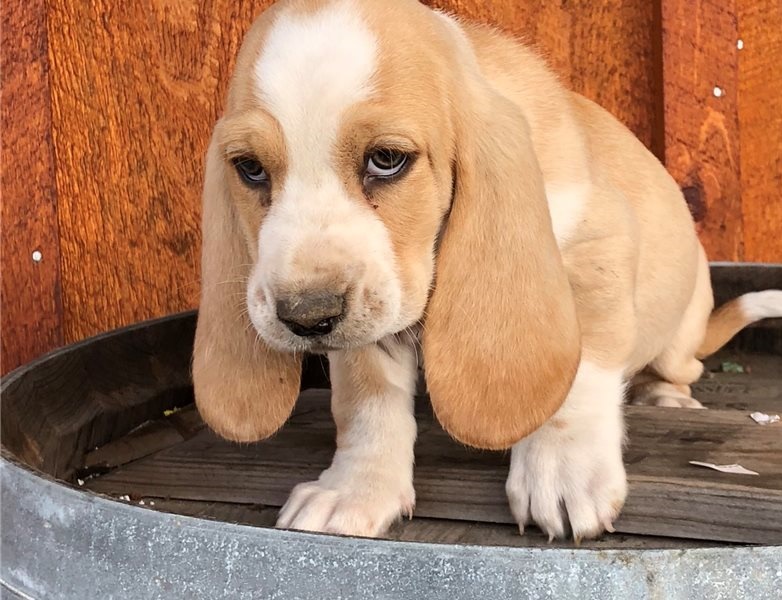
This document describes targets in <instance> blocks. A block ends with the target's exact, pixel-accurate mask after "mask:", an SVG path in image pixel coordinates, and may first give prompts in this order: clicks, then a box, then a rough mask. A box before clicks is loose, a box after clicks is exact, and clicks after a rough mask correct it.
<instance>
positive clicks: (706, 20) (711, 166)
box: [662, 0, 743, 260]
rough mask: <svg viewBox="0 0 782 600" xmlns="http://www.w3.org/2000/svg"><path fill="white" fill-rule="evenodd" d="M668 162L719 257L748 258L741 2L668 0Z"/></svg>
mask: <svg viewBox="0 0 782 600" xmlns="http://www.w3.org/2000/svg"><path fill="white" fill-rule="evenodd" d="M662 31H663V93H664V106H665V164H666V167H667V168H668V170H669V171H670V172H671V174H672V175H673V176H674V178H675V179H676V180H677V181H678V183H679V185H680V186H681V187H682V188H683V189H684V195H685V198H686V199H687V202H688V203H689V205H690V209H691V211H692V213H693V216H694V217H695V219H696V221H697V223H698V228H699V233H700V236H701V240H702V241H703V244H704V246H705V248H706V252H707V254H708V256H709V258H711V259H712V260H741V259H742V258H743V238H742V235H743V233H742V211H741V179H740V158H739V119H738V57H737V49H736V40H737V39H738V25H737V16H736V0H698V1H696V2H693V1H691V0H662Z"/></svg>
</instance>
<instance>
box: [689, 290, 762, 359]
mask: <svg viewBox="0 0 782 600" xmlns="http://www.w3.org/2000/svg"><path fill="white" fill-rule="evenodd" d="M754 320H755V319H753V318H752V317H751V316H750V315H747V314H746V312H744V310H743V309H742V308H741V303H740V298H735V299H734V300H731V301H729V302H726V303H725V304H723V305H722V306H720V307H719V308H718V309H717V310H715V311H714V312H713V313H712V314H711V316H710V317H709V322H708V327H707V328H706V336H705V337H704V338H703V341H702V342H701V344H700V346H699V347H698V352H697V353H696V357H697V358H706V357H707V356H710V355H712V354H714V353H715V352H716V351H717V350H719V349H720V348H722V347H723V346H724V345H725V344H727V343H728V342H729V341H730V340H731V338H733V336H735V335H736V334H737V333H738V332H739V331H741V330H742V329H744V328H745V327H746V326H747V325H750V324H751V323H752V322H753V321H754Z"/></svg>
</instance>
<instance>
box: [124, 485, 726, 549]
mask: <svg viewBox="0 0 782 600" xmlns="http://www.w3.org/2000/svg"><path fill="white" fill-rule="evenodd" d="M131 501H132V502H144V504H143V506H146V507H150V501H151V502H153V503H154V505H153V506H151V508H152V509H153V510H161V511H165V512H170V513H175V514H180V515H188V516H192V517H198V518H201V519H211V520H217V521H223V522H227V523H239V524H242V525H250V526H253V527H273V526H274V523H275V522H276V520H277V512H278V511H277V509H276V508H271V507H266V506H263V505H250V504H227V503H224V502H198V501H192V500H169V499H165V498H150V497H146V498H144V499H135V498H132V499H131ZM383 538H384V539H389V540H400V541H406V542H428V543H437V544H458V545H465V546H508V547H525V548H574V547H576V545H575V544H574V543H573V541H572V540H554V541H552V542H549V541H548V536H547V535H544V534H542V533H541V532H539V531H537V530H536V529H534V528H531V529H529V530H528V531H526V532H525V534H524V535H523V536H520V535H519V530H518V528H516V527H515V526H513V525H502V524H495V523H479V522H470V521H453V520H447V519H427V518H425V517H418V518H415V519H412V520H409V519H403V520H401V521H399V522H397V523H395V524H394V525H393V526H392V527H391V529H390V530H389V531H388V532H387V533H386V534H385V535H384V536H383ZM719 545H720V544H718V543H704V542H701V541H694V540H687V539H680V538H662V537H653V536H647V535H623V534H619V533H617V534H614V535H609V536H604V537H602V538H600V539H597V540H584V541H583V542H582V543H581V544H580V545H579V546H578V547H579V548H581V549H591V550H621V549H623V550H630V549H646V550H649V549H653V548H654V549H660V548H703V547H704V546H719Z"/></svg>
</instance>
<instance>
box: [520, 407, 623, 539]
mask: <svg viewBox="0 0 782 600" xmlns="http://www.w3.org/2000/svg"><path fill="white" fill-rule="evenodd" d="M505 489H506V491H507V494H508V500H509V502H510V508H511V512H512V513H513V516H514V517H515V518H516V522H517V523H518V524H519V530H520V531H521V533H522V534H523V533H524V526H525V525H527V524H528V523H529V522H534V523H535V524H536V525H538V527H540V529H542V530H543V531H544V532H545V533H547V534H548V536H549V539H550V540H551V539H554V538H555V537H556V538H563V537H566V536H567V533H568V530H569V531H570V532H572V535H573V539H574V540H575V541H576V543H578V542H580V541H581V540H582V539H584V538H594V537H597V536H599V535H600V534H601V533H603V531H606V530H607V531H614V529H613V525H612V523H613V522H614V520H615V519H616V518H617V516H618V515H619V511H620V510H621V508H622V506H623V505H624V501H625V497H626V496H627V477H626V475H625V469H624V465H623V464H622V436H621V432H620V431H611V432H606V431H601V430H600V429H599V428H597V429H594V430H590V429H581V430H580V431H579V429H578V426H576V427H575V428H573V429H571V428H570V427H569V425H568V424H567V423H563V422H561V421H557V420H556V419H555V420H554V421H553V423H549V424H546V425H544V426H543V427H542V428H541V429H540V430H538V431H537V432H535V433H534V434H532V435H531V436H530V437H529V438H527V439H525V440H522V441H521V442H519V443H518V444H516V446H514V447H513V452H512V457H511V469H510V474H509V476H508V480H507V483H506V486H505Z"/></svg>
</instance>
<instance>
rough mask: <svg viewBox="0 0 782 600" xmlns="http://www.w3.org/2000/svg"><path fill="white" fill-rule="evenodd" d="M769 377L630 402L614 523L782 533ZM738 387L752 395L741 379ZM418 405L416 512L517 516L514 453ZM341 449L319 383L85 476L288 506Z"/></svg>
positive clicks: (142, 491) (740, 536) (122, 489)
mask: <svg viewBox="0 0 782 600" xmlns="http://www.w3.org/2000/svg"><path fill="white" fill-rule="evenodd" d="M780 365H782V359H780V360H777V361H776V363H774V362H773V359H771V363H769V361H768V360H767V361H766V364H765V365H763V366H762V367H761V368H759V371H760V372H763V369H767V370H769V371H770V370H773V369H775V368H777V367H779V366H780ZM747 366H749V363H747ZM720 377H722V378H724V382H723V385H725V386H727V385H728V384H731V383H732V384H733V385H737V384H735V380H736V379H737V378H738V377H739V375H738V374H737V375H734V374H719V375H715V377H714V379H712V380H708V381H707V382H706V383H711V382H713V381H719V379H720ZM745 377H747V378H748V377H749V376H748V375H745ZM752 381H754V378H753V379H752ZM768 382H769V385H770V387H771V389H770V390H768V395H769V397H768V398H766V397H765V396H764V395H763V394H760V396H761V398H762V401H760V400H759V401H758V403H757V404H755V400H758V398H757V397H753V398H752V399H750V400H747V404H748V409H747V410H726V409H723V408H712V409H711V410H708V411H692V410H681V409H660V408H650V407H627V414H628V427H629V438H630V445H629V448H628V450H627V452H626V454H625V461H626V463H627V466H628V473H629V478H630V496H629V499H628V502H627V505H626V507H625V509H624V512H623V514H622V517H621V518H620V519H619V521H618V522H617V524H616V527H617V530H618V531H620V532H625V533H643V534H646V535H662V536H674V537H690V538H695V539H708V540H721V541H736V542H764V543H782V435H780V429H779V426H770V427H762V426H759V425H756V424H755V423H754V422H753V421H751V420H750V419H749V418H748V412H749V411H750V409H751V410H756V409H760V408H763V409H766V410H770V409H772V408H773V407H774V406H775V405H776V406H777V409H778V410H782V403H779V402H778V398H779V381H778V380H777V381H776V384H774V383H773V380H771V379H769V380H768ZM733 392H734V396H738V397H741V396H746V395H747V394H742V393H741V389H740V388H738V387H736V388H734V390H733ZM712 393H713V392H712ZM726 395H730V394H726ZM725 402H726V403H725V405H726V406H727V404H728V401H725ZM775 403H776V404H775ZM419 409H420V410H419V414H418V423H419V441H418V444H417V449H416V470H415V477H416V481H415V486H416V493H417V506H416V516H424V517H435V518H441V519H456V520H469V521H479V522H489V523H511V522H512V518H511V516H510V514H509V511H508V508H507V504H506V500H505V493H504V480H505V477H506V474H507V461H508V456H507V454H506V453H490V452H477V451H472V450H468V449H466V448H464V447H462V446H460V445H458V444H456V443H454V442H453V441H452V440H450V438H448V436H447V435H446V434H445V433H444V432H443V431H442V430H441V429H440V427H439V426H438V425H437V424H436V423H435V422H433V419H432V416H431V412H430V410H429V408H428V405H427V404H426V403H425V402H420V403H419ZM333 451H334V430H333V425H332V422H331V417H330V414H329V409H328V392H327V391H323V390H310V391H308V392H304V393H303V394H302V397H301V399H300V402H299V405H298V406H297V409H296V412H295V414H294V416H293V417H292V419H291V420H290V421H289V423H288V424H287V425H286V427H285V428H284V429H283V430H282V432H281V433H279V434H278V435H277V436H275V437H274V438H273V439H271V440H269V441H267V442H263V443H261V444H254V445H242V446H240V445H235V444H230V443H228V442H225V441H223V440H220V439H219V438H217V437H216V436H215V435H214V434H213V433H212V432H211V431H208V430H206V429H204V430H203V431H201V432H200V433H198V434H196V435H195V436H194V437H193V438H192V439H190V440H189V441H185V442H181V443H176V444H175V445H172V446H171V447H170V448H168V449H167V450H163V451H160V452H158V453H157V454H155V455H153V456H149V457H147V458H140V459H139V460H136V461H135V462H130V463H129V464H127V465H126V466H124V467H121V468H119V469H116V470H115V471H113V472H111V473H109V474H106V475H104V476H101V477H97V478H94V479H91V480H90V481H88V482H87V486H88V487H89V488H90V489H93V490H95V491H99V492H104V493H111V494H117V495H120V494H130V495H132V496H136V497H142V496H151V497H164V498H170V499H177V500H187V501H201V502H223V503H238V504H263V505H266V506H281V505H282V503H283V502H284V501H285V499H286V497H287V494H288V492H289V491H290V489H291V488H292V487H293V486H294V485H295V484H296V483H299V482H302V481H308V480H311V479H314V478H317V476H318V474H319V473H320V471H321V470H322V469H323V468H325V467H327V466H328V464H329V462H330V459H331V456H332V453H333ZM690 460H701V461H706V462H714V463H719V464H725V463H726V464H730V463H740V464H742V465H743V466H745V467H747V468H749V469H752V470H755V471H758V472H759V473H760V476H757V477H754V476H737V475H726V474H722V473H717V472H713V471H709V470H705V469H702V468H698V467H695V466H692V465H689V464H688V461H690Z"/></svg>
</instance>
